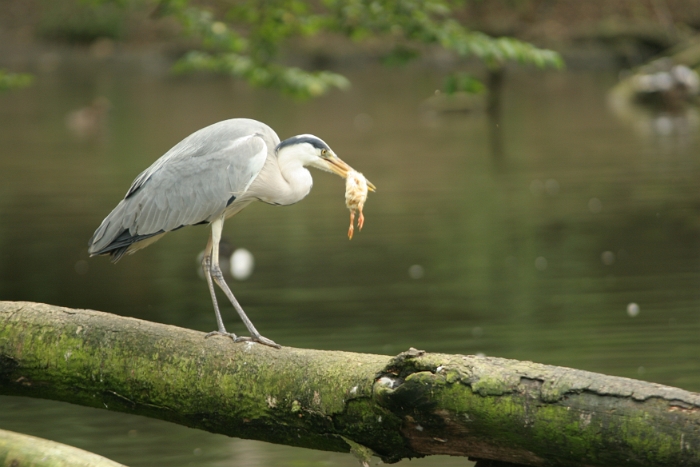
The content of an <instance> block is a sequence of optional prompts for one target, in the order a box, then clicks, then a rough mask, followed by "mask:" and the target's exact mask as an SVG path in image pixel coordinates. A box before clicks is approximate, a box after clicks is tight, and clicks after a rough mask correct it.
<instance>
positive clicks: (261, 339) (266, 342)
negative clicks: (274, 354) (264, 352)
mask: <svg viewBox="0 0 700 467" xmlns="http://www.w3.org/2000/svg"><path fill="white" fill-rule="evenodd" d="M234 342H257V343H258V344H262V345H268V346H270V347H274V348H275V349H281V348H282V346H281V345H279V344H277V343H276V342H274V341H273V340H271V339H268V338H267V337H263V336H260V335H258V336H256V337H248V336H238V337H236V339H235V340H234Z"/></svg>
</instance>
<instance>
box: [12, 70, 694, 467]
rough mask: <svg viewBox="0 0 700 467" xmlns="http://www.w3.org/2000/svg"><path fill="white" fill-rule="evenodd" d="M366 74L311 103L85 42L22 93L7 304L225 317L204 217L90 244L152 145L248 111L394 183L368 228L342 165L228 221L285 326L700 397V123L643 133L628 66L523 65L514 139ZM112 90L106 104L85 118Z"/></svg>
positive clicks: (272, 319) (83, 441) (202, 443)
mask: <svg viewBox="0 0 700 467" xmlns="http://www.w3.org/2000/svg"><path fill="white" fill-rule="evenodd" d="M348 74H349V75H350V77H351V79H352V81H353V83H354V87H353V89H352V90H351V91H349V92H346V93H334V94H333V95H331V96H328V97H325V98H323V99H319V100H316V101H313V102H306V103H299V102H295V101H291V100H288V99H285V98H280V97H279V96H278V95H276V94H274V93H270V92H266V91H251V90H250V89H249V88H247V87H245V86H243V85H240V84H231V82H229V81H227V80H221V79H206V78H194V79H180V78H172V77H167V76H166V75H164V74H163V73H162V69H161V68H159V66H157V65H153V64H152V63H151V64H149V65H147V66H146V65H140V64H138V63H133V62H127V63H122V64H105V63H99V62H97V63H96V62H91V61H86V60H83V59H72V60H68V61H66V62H62V64H59V66H58V67H57V68H56V69H54V70H53V71H51V72H43V73H41V72H40V74H39V79H38V80H37V84H36V85H35V86H34V87H33V88H31V89H30V90H26V91H21V92H15V93H12V94H4V95H0V299H3V300H30V301H39V302H47V303H53V304H57V305H64V306H70V307H79V308H91V309H96V310H102V311H107V312H111V313H117V314H121V315H127V316H134V317H138V318H143V319H148V320H153V321H158V322H163V323H169V324H176V325H179V326H184V327H189V328H194V329H199V330H202V331H210V330H213V329H214V327H215V321H214V314H213V310H212V306H211V302H210V298H209V294H208V292H207V287H206V284H205V282H204V281H203V280H201V279H200V278H199V276H198V274H197V262H196V257H197V254H198V253H199V252H200V251H201V250H202V249H203V247H204V245H205V243H206V240H207V235H208V231H207V229H206V228H205V227H192V228H189V229H184V230H181V231H178V232H176V233H174V234H171V235H169V236H167V237H165V238H164V239H163V240H161V241H160V242H158V243H157V244H155V245H153V246H151V247H149V248H148V249H146V250H143V251H141V252H139V253H138V254H136V255H134V256H130V257H126V258H125V259H123V260H122V261H121V262H120V263H119V264H118V265H112V264H111V263H109V261H108V260H107V259H106V258H91V259H88V258H87V250H86V244H87V240H88V238H89V237H90V236H91V235H92V233H93V231H94V230H95V228H96V227H97V226H98V225H99V223H100V221H101V220H102V219H103V218H104V216H105V215H106V214H107V213H108V212H109V211H110V210H111V209H112V208H113V207H114V205H116V203H117V202H118V200H119V199H120V198H121V197H122V196H123V195H124V193H125V191H126V189H127V188H128V186H129V184H130V183H131V181H132V180H133V178H134V177H135V176H136V175H137V174H138V173H139V172H140V171H141V170H143V169H144V168H145V167H147V166H148V165H150V163H151V162H152V161H153V160H155V159H156V158H157V157H159V156H160V155H161V154H162V153H164V152H165V151H166V150H167V149H169V148H170V147H171V146H172V145H174V144H175V143H177V142H178V141H179V140H180V139H182V138H183V137H185V136H187V135H188V134H189V133H191V132H192V131H194V130H196V129H198V128H201V127H203V126H206V125H208V124H210V123H213V122H216V121H218V120H222V119H225V118H230V117H237V116H246V117H252V118H256V119H259V120H262V121H264V122H266V123H268V124H270V125H271V126H272V127H273V128H275V130H276V131H277V132H278V134H279V135H280V136H281V137H282V138H285V137H288V136H291V135H295V134H298V133H308V132H311V133H314V134H316V135H318V136H320V137H321V138H323V139H324V140H326V141H327V142H328V143H329V144H330V145H331V147H333V148H334V150H335V151H336V153H338V154H339V155H340V157H342V158H343V159H345V160H346V161H347V162H348V163H350V164H351V165H352V166H354V167H355V168H356V169H358V170H360V171H362V172H364V173H365V175H367V177H368V178H369V179H370V180H371V181H372V182H374V183H375V184H376V185H377V187H378V191H377V193H376V194H372V195H370V198H369V201H368V202H367V206H366V210H365V214H366V223H365V229H364V230H363V231H362V232H360V233H356V235H355V238H354V239H353V240H352V241H351V242H349V241H348V239H347V236H346V232H347V227H348V213H347V210H346V209H345V206H344V197H343V192H344V185H343V181H342V180H341V179H340V178H338V177H335V176H332V175H330V174H325V173H315V174H314V178H315V186H314V189H313V191H312V193H311V194H310V195H309V197H308V198H307V199H306V200H304V201H303V202H301V203H299V204H297V205H294V206H290V207H284V208H275V207H271V206H267V205H259V206H251V207H249V208H248V209H247V210H245V211H244V212H243V213H241V214H240V215H238V216H236V218H235V219H232V220H230V221H229V222H228V223H227V226H226V228H225V232H224V235H225V237H226V238H228V239H229V240H230V242H231V243H232V244H233V246H234V247H244V248H246V249H248V250H250V251H251V252H252V253H253V255H254V256H255V261H256V268H255V271H254V273H253V275H252V276H251V277H250V278H249V279H248V280H246V281H243V282H237V281H234V280H233V279H230V280H229V284H231V286H232V289H233V291H234V293H235V294H236V295H237V297H238V299H239V301H240V302H241V303H242V305H243V307H244V308H245V309H246V311H247V312H248V315H249V316H250V317H251V319H252V320H253V322H254V323H255V324H256V326H257V328H258V329H260V330H261V332H262V333H263V334H264V335H265V336H267V337H269V338H271V339H273V340H275V341H277V342H278V343H281V344H284V345H289V346H298V347H311V348H317V349H342V350H350V351H358V352H373V353H383V354H396V353H398V352H400V351H403V350H405V349H407V348H408V347H411V346H413V347H417V348H421V349H425V350H428V351H433V352H447V353H478V352H482V353H484V354H487V355H495V356H501V357H509V358H516V359H521V360H533V361H537V362H542V363H548V364H554V365H563V366H570V367H576V368H581V369H586V370H591V371H597V372H603V373H608V374H613V375H620V376H627V377H635V378H640V379H645V380H649V381H655V382H659V383H664V384H669V385H674V386H679V387H682V388H685V389H689V390H694V391H700V343H699V340H698V337H699V335H700V313H699V312H700V288H699V287H698V285H699V283H700V261H699V260H700V236H699V235H700V192H699V190H698V188H697V187H698V186H700V183H698V182H699V181H700V180H699V179H700V157H699V156H700V153H699V152H698V144H697V142H696V141H695V140H694V131H695V130H693V129H692V128H691V129H690V130H688V131H687V132H686V133H685V134H676V133H674V132H673V131H672V132H671V134H666V135H665V136H654V135H653V134H649V133H648V132H647V133H645V132H644V131H642V130H643V129H644V128H646V127H648V126H649V125H650V124H652V126H653V121H652V120H650V119H649V118H648V117H644V116H638V117H639V118H637V119H635V118H636V117H633V118H629V116H627V117H625V118H622V119H620V118H618V117H617V116H616V115H614V114H613V113H612V112H611V111H610V110H608V107H607V106H606V92H607V91H608V89H609V88H610V87H611V86H612V85H613V84H614V83H615V80H616V72H614V71H610V72H604V73H595V74H594V73H537V72H519V73H517V74H512V75H510V76H509V77H508V79H507V84H506V91H505V96H504V109H503V121H502V122H501V125H500V129H501V135H502V140H501V147H502V149H501V150H500V151H496V152H500V153H494V150H493V146H492V143H491V140H490V136H489V131H488V128H489V126H488V121H487V118H486V117H485V116H484V115H483V113H481V112H478V111H477V112H472V113H462V112H450V113H441V112H435V111H433V110H431V108H430V106H426V104H425V101H426V99H427V98H429V97H430V96H431V95H433V93H434V91H435V89H436V88H437V87H439V86H440V83H441V77H440V76H439V74H438V73H437V72H429V71H426V70H420V69H416V70H402V71H396V70H382V69H365V70H362V71H357V72H349V73H348ZM100 96H102V97H105V98H107V99H108V100H109V101H110V102H111V108H110V110H109V112H108V114H107V116H106V118H104V119H103V120H102V121H101V122H98V124H97V125H96V126H95V127H92V126H91V125H90V124H87V125H86V124H83V125H80V124H78V123H79V122H78V123H76V119H77V117H75V116H74V117H68V120H70V121H71V122H72V123H71V125H70V127H69V125H67V123H66V121H67V120H66V119H67V116H68V115H70V114H71V112H73V111H75V110H76V109H79V108H81V107H84V106H86V105H88V104H89V103H90V102H91V101H92V100H93V99H95V98H96V97H100ZM650 122H651V123H650ZM71 127H72V129H71ZM666 133H668V132H666ZM681 133H682V132H681ZM221 303H224V302H223V301H222V302H221ZM631 304H636V305H637V307H636V308H635V306H634V305H631ZM222 311H223V313H224V315H225V316H224V319H225V321H226V324H227V326H228V327H229V329H231V330H233V331H235V332H243V331H244V329H243V326H242V325H241V324H240V322H239V321H238V320H237V319H236V317H235V314H234V312H233V310H232V309H231V308H230V307H224V309H223V310H222ZM636 311H638V313H635V312H636ZM0 427H2V428H6V429H10V430H15V431H20V432H24V433H28V434H34V435H37V436H42V437H45V438H49V439H54V440H57V441H61V442H64V443H68V444H71V445H74V446H78V447H81V448H83V449H87V450H89V451H93V452H96V453H99V454H102V455H105V456H108V457H110V458H112V459H114V460H116V461H119V462H122V463H125V464H128V465H131V466H150V465H170V466H185V465H197V466H219V465H237V466H260V467H263V466H265V467H268V466H278V465H279V466H281V465H294V466H324V465H340V466H344V465H347V466H354V465H357V464H356V461H355V460H354V459H353V458H351V457H350V456H349V455H341V454H329V453H323V452H315V451H309V450H303V449H295V448H288V447H284V446H274V445H269V444H265V443H260V442H253V441H244V440H237V439H229V438H226V437H223V436H220V435H213V434H209V433H206V432H200V431H196V430H191V429H187V428H183V427H179V426H176V425H172V424H168V423H165V422H160V421H156V420H149V419H145V418H141V417H135V416H129V415H125V414H117V413H111V412H107V411H100V410H94V409H87V408H82V407H75V406H71V405H68V404H63V403H56V402H50V401H39V400H30V399H22V398H10V397H0ZM465 462H466V461H465V460H464V459H449V458H433V459H423V460H413V461H410V464H409V461H404V463H406V464H408V465H415V466H429V465H445V466H450V465H454V466H457V465H465Z"/></svg>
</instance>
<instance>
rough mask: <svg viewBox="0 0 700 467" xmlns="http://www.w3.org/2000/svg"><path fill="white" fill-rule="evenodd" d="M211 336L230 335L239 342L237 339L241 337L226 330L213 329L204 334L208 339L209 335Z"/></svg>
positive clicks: (234, 340)
mask: <svg viewBox="0 0 700 467" xmlns="http://www.w3.org/2000/svg"><path fill="white" fill-rule="evenodd" d="M211 336H224V337H230V338H231V339H233V342H237V339H239V337H238V336H236V335H235V334H234V333H232V332H226V331H212V332H210V333H208V334H207V335H206V336H204V338H205V339H206V338H207V337H211Z"/></svg>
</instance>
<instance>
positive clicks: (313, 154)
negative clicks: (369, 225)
mask: <svg viewBox="0 0 700 467" xmlns="http://www.w3.org/2000/svg"><path fill="white" fill-rule="evenodd" d="M275 151H276V152H277V156H278V157H280V156H281V155H282V154H285V155H287V154H289V155H290V156H291V157H294V158H296V159H298V160H299V161H301V163H302V165H303V166H304V167H314V168H316V169H319V170H323V171H325V172H331V173H334V174H336V175H340V176H341V177H343V178H347V176H348V172H350V171H351V170H353V168H352V167H350V166H349V165H348V164H346V163H345V162H343V160H341V159H340V158H339V157H338V156H337V155H336V154H335V153H334V152H333V150H332V149H331V148H330V146H328V145H327V144H326V142H325V141H323V140H322V139H321V138H319V137H317V136H314V135H298V136H293V137H291V138H288V139H285V140H284V141H282V142H281V143H280V144H278V145H277V148H276V149H275ZM367 186H368V187H369V189H370V190H372V191H374V185H373V184H372V183H370V182H369V181H368V182H367Z"/></svg>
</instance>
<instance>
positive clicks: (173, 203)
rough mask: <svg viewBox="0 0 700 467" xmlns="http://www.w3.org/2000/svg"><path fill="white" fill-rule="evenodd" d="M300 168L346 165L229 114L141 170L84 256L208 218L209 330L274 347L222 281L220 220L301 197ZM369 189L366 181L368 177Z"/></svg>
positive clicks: (115, 250) (136, 244)
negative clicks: (212, 317) (227, 323)
mask: <svg viewBox="0 0 700 467" xmlns="http://www.w3.org/2000/svg"><path fill="white" fill-rule="evenodd" d="M306 167H314V168H317V169H320V170H324V171H327V172H332V173H335V174H337V175H340V176H341V177H346V176H347V174H348V172H349V171H351V170H352V168H351V167H350V166H349V165H347V164H346V163H345V162H343V161H342V160H340V159H339V158H338V156H336V155H335V153H334V152H333V151H332V150H331V148H330V147H329V146H328V145H327V144H326V143H325V142H324V141H323V140H321V139H320V138H318V137H316V136H313V135H308V134H304V135H298V136H294V137H292V138H289V139H285V140H284V141H280V139H279V137H278V136H277V134H276V133H275V132H274V131H273V130H272V128H270V127H269V126H267V125H265V124H264V123H261V122H258V121H255V120H250V119H243V118H237V119H231V120H224V121H222V122H218V123H215V124H213V125H210V126H208V127H205V128H202V129H201V130H199V131H196V132H194V133H193V134H191V135H190V136H188V137H187V138H185V139H184V140H182V141H180V142H179V143H178V144H176V145H175V146H174V147H173V148H172V149H170V150H169V151H168V152H166V153H165V154H164V155H163V156H162V157H160V158H159V159H158V160H156V161H155V162H154V163H153V164H152V165H151V166H150V167H149V168H147V169H146V170H144V171H143V172H141V174H139V175H138V176H137V177H136V179H135V180H134V182H133V183H132V184H131V187H130V188H129V190H128V191H127V192H126V196H124V199H122V200H121V201H120V202H119V204H118V205H117V207H115V208H114V209H113V210H112V212H111V213H110V214H109V215H108V216H107V217H106V218H105V219H104V220H103V221H102V224H100V226H99V227H98V228H97V230H96V231H95V233H94V235H93V236H92V238H91V239H90V242H89V248H88V252H89V253H90V256H95V255H110V256H111V257H112V261H113V262H117V261H118V260H119V259H120V258H121V257H122V256H123V255H125V254H132V253H134V252H136V251H138V250H140V249H141V248H145V247H146V246H148V245H150V244H151V243H154V242H155V241H157V240H158V239H160V238H161V237H162V236H163V235H165V234H166V233H168V232H172V231H174V230H177V229H180V228H182V227H186V226H188V225H199V224H209V225H211V234H210V236H209V241H208V242H207V246H206V249H205V252H204V258H203V260H202V268H203V269H204V276H205V277H206V279H207V283H208V285H209V293H210V294H211V299H212V302H213V303H214V312H215V313H216V321H217V325H218V330H216V331H212V332H210V333H209V334H207V336H206V337H209V336H211V335H216V334H219V335H223V336H229V337H231V338H232V339H233V340H234V342H241V341H253V342H258V343H261V344H265V345H269V346H272V347H276V348H279V347H280V346H279V345H277V344H276V343H275V342H273V341H272V340H270V339H268V338H266V337H263V336H262V335H261V334H260V333H259V332H258V331H257V329H255V326H253V323H252V322H251V321H250V319H248V317H247V316H246V314H245V312H244V311H243V308H241V306H240V304H239V303H238V301H237V300H236V298H235V297H234V296H233V293H232V292H231V289H230V288H229V287H228V285H227V284H226V282H225V281H224V277H223V275H222V272H221V268H220V267H219V242H220V240H221V232H222V229H223V226H224V221H225V220H226V219H228V218H229V217H231V216H233V215H234V214H236V213H238V212H240V211H241V210H242V209H243V208H245V207H246V206H248V205H249V204H250V203H252V202H253V201H262V202H265V203H268V204H273V205H282V206H285V205H290V204H294V203H296V202H298V201H301V200H302V199H303V198H304V197H305V196H306V195H307V194H309V191H310V190H311V186H312V184H313V180H312V178H311V174H310V173H309V171H308V170H307V169H306ZM368 185H369V187H370V189H372V190H373V189H374V186H373V185H372V184H371V183H369V184H368ZM214 283H216V284H217V285H218V286H219V287H220V288H221V290H222V291H223V292H224V294H225V295H226V296H227V297H228V299H229V300H230V301H231V304H232V305H233V307H234V308H235V309H236V311H237V312H238V315H239V316H240V318H241V320H242V321H243V323H244V324H245V326H246V328H247V329H248V332H249V333H250V337H239V336H236V335H235V334H233V333H229V332H227V331H226V328H225V327H224V323H223V320H222V319H221V312H220V311H219V305H218V303H217V300H216V294H215V290H214Z"/></svg>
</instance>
